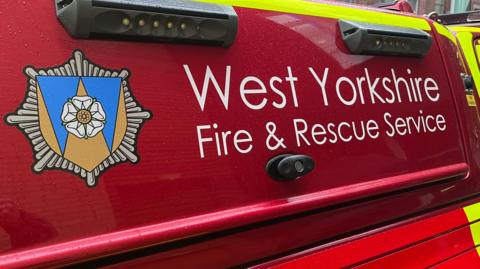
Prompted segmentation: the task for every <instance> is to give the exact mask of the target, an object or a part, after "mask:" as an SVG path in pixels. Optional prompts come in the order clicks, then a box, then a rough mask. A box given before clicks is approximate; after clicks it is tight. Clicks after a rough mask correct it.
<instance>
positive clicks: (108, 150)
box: [6, 51, 151, 187]
mask: <svg viewBox="0 0 480 269" xmlns="http://www.w3.org/2000/svg"><path fill="white" fill-rule="evenodd" d="M24 72H25V75H26V76H27V80H28V86H27V93H26V96H25V100H24V102H23V103H22V104H21V105H20V107H19V108H18V109H17V111H16V112H15V113H12V114H10V115H8V116H7V117H6V122H7V123H8V124H11V125H16V126H18V127H19V128H20V129H21V130H22V131H23V132H24V133H25V135H26V137H27V138H28V139H29V140H30V141H31V144H32V147H33V150H34V157H35V159H36V162H35V163H34V164H33V170H34V172H37V173H40V172H42V171H43V170H45V169H61V170H65V171H69V172H71V173H74V174H76V175H78V176H80V177H81V178H83V179H84V180H85V181H86V184H87V185H88V186H89V187H93V186H95V185H96V184H97V182H98V177H99V176H100V174H101V173H102V172H104V171H105V170H106V169H107V168H110V167H112V166H114V165H116V164H118V163H121V162H125V161H130V162H132V163H136V162H138V156H137V155H136V152H135V151H136V150H135V146H136V139H137V136H138V132H139V129H140V128H141V126H142V124H143V123H144V121H145V120H147V119H149V118H150V117H151V114H150V112H148V111H145V110H144V109H142V107H141V106H140V105H139V104H138V103H137V102H136V101H135V99H134V97H133V95H132V91H131V89H130V86H129V84H128V81H127V78H128V76H129V71H128V70H126V69H122V70H109V69H106V68H103V67H100V66H98V65H96V64H94V63H92V62H91V61H89V60H88V59H86V58H85V57H84V55H83V53H82V52H81V51H75V52H74V53H73V56H72V58H71V59H69V60H68V61H67V62H66V63H64V64H63V65H60V66H55V67H52V68H45V69H35V68H33V67H30V66H27V67H26V68H25V71H24Z"/></svg>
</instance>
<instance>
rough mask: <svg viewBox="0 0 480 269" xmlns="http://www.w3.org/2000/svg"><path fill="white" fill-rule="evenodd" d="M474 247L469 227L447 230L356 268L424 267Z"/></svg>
mask: <svg viewBox="0 0 480 269" xmlns="http://www.w3.org/2000/svg"><path fill="white" fill-rule="evenodd" d="M472 247H474V244H473V240H472V236H471V232H470V228H469V227H468V226H467V227H463V228H461V229H458V230H455V231H452V232H449V233H448V234H445V235H441V236H438V237H436V238H434V239H431V240H428V241H425V242H422V243H420V244H418V245H415V246H412V247H409V248H407V249H403V250H401V251H398V252H396V253H393V254H390V255H387V256H385V257H382V258H379V259H376V260H373V261H371V262H367V263H365V264H362V265H359V266H357V267H356V268H363V269H367V268H371V269H373V268H386V267H392V266H393V267H397V268H406V267H408V268H426V267H428V266H430V265H432V264H435V263H437V262H440V261H443V260H445V259H448V258H450V257H452V256H454V255H456V254H458V253H461V252H463V251H466V250H468V249H470V248H472Z"/></svg>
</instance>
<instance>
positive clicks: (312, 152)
mask: <svg viewBox="0 0 480 269" xmlns="http://www.w3.org/2000/svg"><path fill="white" fill-rule="evenodd" d="M0 4H1V6H2V13H1V15H2V16H0V23H1V24H2V25H5V26H6V28H5V30H2V31H1V32H0V40H2V43H1V44H0V59H2V62H1V64H0V73H1V74H3V75H4V76H2V77H3V78H2V80H0V89H1V91H0V100H2V105H1V106H0V115H1V116H2V117H6V116H7V115H8V114H9V113H12V112H13V111H14V110H15V109H16V108H17V107H18V105H19V104H20V103H21V101H22V99H23V98H24V96H25V87H26V81H28V79H27V78H26V77H25V74H23V73H22V70H24V68H25V67H26V66H34V67H36V68H39V69H41V68H45V67H50V66H56V65H59V64H62V63H64V62H65V61H66V60H67V59H68V58H69V57H71V55H72V52H73V51H75V50H81V51H82V52H83V53H84V54H85V55H86V57H87V58H88V59H89V60H91V61H93V62H95V63H97V64H99V65H102V66H108V67H109V68H113V69H116V70H120V69H123V68H128V70H130V72H131V75H130V77H129V83H130V85H131V87H132V89H133V92H134V93H135V97H136V100H137V101H138V102H139V103H141V105H142V107H144V108H146V109H148V110H149V111H151V112H152V114H153V117H152V118H151V119H150V120H148V121H147V122H146V123H145V124H144V126H143V128H142V129H141V132H140V133H139V139H138V141H137V142H138V143H137V145H136V146H137V152H138V155H139V156H140V161H139V162H138V163H137V164H135V165H134V164H130V163H124V164H121V165H118V166H116V167H114V168H112V169H109V170H108V171H107V172H105V173H103V174H102V175H101V177H100V181H99V183H98V185H97V186H96V187H94V188H87V187H86V186H85V182H84V181H83V180H79V178H78V177H77V176H75V175H72V174H69V173H65V172H64V171H59V170H47V171H44V172H42V173H41V174H35V173H33V172H32V168H31V167H32V162H33V158H32V148H31V145H30V144H29V143H28V140H26V138H25V137H24V136H23V135H22V134H21V132H20V131H19V130H18V129H16V128H13V127H12V126H9V125H7V124H0V139H1V140H2V141H4V145H2V147H0V151H1V153H0V156H2V157H1V158H2V160H1V162H0V228H1V229H0V267H1V266H5V267H31V266H60V265H65V264H70V263H74V262H79V261H87V260H91V259H95V258H100V257H102V256H108V255H112V254H118V253H123V252H128V251H131V250H135V249H141V248H147V247H151V246H155V247H157V246H158V249H157V248H155V249H154V251H153V252H154V253H152V254H151V255H147V254H146V253H140V254H138V256H135V255H133V256H132V257H138V258H141V259H138V260H134V261H133V263H129V261H125V262H126V265H125V266H133V265H134V264H135V266H144V267H149V266H153V267H154V266H164V267H166V268H167V267H175V268H189V267H190V268H192V267H194V268H199V267H203V268H211V267H228V266H238V265H251V264H254V263H259V262H260V261H263V260H262V259H265V258H266V257H268V258H273V257H276V255H281V254H285V253H287V252H288V251H292V250H294V249H297V248H302V247H305V246H308V245H315V244H320V243H327V242H332V241H334V240H335V239H338V238H340V237H347V236H348V235H351V234H352V233H356V232H359V231H361V230H362V229H373V228H379V227H383V226H384V225H386V224H390V223H393V222H394V221H395V220H398V219H399V218H407V217H418V216H419V215H421V214H425V213H427V212H429V211H431V210H434V209H439V208H442V207H444V208H447V207H446V206H450V207H448V208H450V209H453V208H455V207H456V206H455V203H457V202H459V201H465V200H466V199H468V198H474V197H475V194H476V193H477V192H478V191H480V184H479V183H480V181H479V170H478V168H479V167H480V165H479V164H480V159H479V158H480V146H479V145H480V143H479V140H480V137H479V134H478V132H479V130H480V124H479V116H478V115H479V114H478V109H477V108H476V107H475V108H472V107H468V106H467V104H466V102H465V93H464V86H463V83H462V81H461V79H460V77H459V76H457V75H452V73H453V74H458V73H459V72H462V71H465V70H464V69H463V68H464V67H462V66H461V63H460V62H459V59H458V58H456V54H455V52H456V51H457V48H456V46H454V45H453V43H451V41H450V40H448V39H447V38H446V37H444V36H442V35H440V34H438V33H437V32H436V30H435V27H434V26H433V24H431V23H430V25H431V26H432V31H431V32H430V33H431V35H432V36H433V37H434V39H433V44H432V47H431V50H430V52H429V53H428V54H427V55H426V56H425V57H423V58H402V57H389V56H382V57H374V56H365V55H351V54H350V53H349V52H348V50H347V48H346V47H345V45H344V43H343V40H342V39H341V37H340V36H339V30H338V25H337V20H335V19H331V18H321V17H313V16H304V15H298V14H286V13H282V12H274V11H265V10H259V9H249V8H235V10H236V12H237V14H238V17H239V28H238V33H237V38H236V40H235V42H234V44H233V45H232V46H231V47H229V48H222V47H209V46H195V45H180V44H162V43H142V42H126V41H105V40H78V39H73V38H71V37H70V36H68V34H67V33H66V32H65V30H64V29H63V27H62V25H61V24H60V23H59V22H58V21H57V19H56V17H55V15H54V5H53V4H52V3H50V2H48V1H44V2H35V1H29V2H23V3H21V4H19V5H10V4H8V3H7V2H6V1H3V2H0ZM20 13H21V14H35V16H18V14H20ZM452 51H454V52H452ZM185 65H188V68H189V70H190V72H191V73H192V77H193V79H194V81H195V83H196V84H197V85H198V87H199V88H201V86H202V85H203V84H202V83H203V80H204V76H205V72H206V68H207V66H208V67H209V68H210V69H211V70H212V72H213V74H214V75H215V78H216V79H217V80H218V83H219V85H221V86H223V85H225V83H226V79H225V76H226V70H227V66H230V67H231V79H230V97H229V103H228V109H227V108H226V104H225V103H222V100H221V99H220V98H219V96H218V94H217V93H216V92H215V88H213V86H212V85H211V84H210V86H209V88H208V89H209V92H208V95H207V98H206V101H205V104H204V108H202V107H201V105H200V104H199V101H198V97H197V96H196V95H195V92H194V90H192V81H191V80H189V78H188V76H187V71H186V69H185V67H184V66H185ZM309 67H312V68H313V69H314V70H315V71H316V72H318V74H319V75H320V74H322V73H323V72H322V71H324V68H329V76H331V79H329V80H327V84H326V87H327V88H328V89H332V91H331V94H334V93H335V92H334V91H333V89H334V88H335V86H336V85H335V81H336V80H337V79H338V78H340V77H341V76H344V75H345V76H347V75H348V77H351V78H352V79H353V78H357V77H362V76H366V72H368V74H369V76H370V78H373V79H374V78H376V77H392V76H393V74H392V72H395V75H396V76H403V77H406V78H408V77H411V76H414V75H415V76H417V77H423V78H425V77H430V78H432V79H433V80H435V81H436V82H437V83H438V88H439V93H440V96H441V98H440V99H439V100H438V102H429V101H426V100H424V101H422V102H402V103H395V104H379V103H375V104H373V103H372V101H369V98H370V97H368V96H367V95H365V100H366V102H365V104H362V103H361V101H357V102H356V103H355V105H353V106H345V105H344V104H342V103H341V102H340V101H339V100H338V99H334V98H331V99H330V100H329V101H330V102H329V104H328V106H324V104H325V100H324V99H322V94H321V90H320V89H319V87H318V85H317V84H316V82H315V79H314V77H313V76H312V74H311V71H310V70H309ZM366 68H368V71H366ZM392 69H394V71H392ZM289 70H290V72H291V74H289ZM408 70H409V71H408ZM409 73H411V74H409ZM248 76H256V77H257V78H259V79H260V80H261V81H264V82H265V85H268V84H269V83H268V82H269V80H270V79H271V78H272V77H273V76H278V78H279V79H280V80H281V83H279V84H278V87H279V89H280V90H281V91H282V92H283V93H284V94H285V95H284V96H285V102H286V103H285V107H283V108H276V107H275V106H273V103H274V102H277V104H278V103H279V102H281V100H280V99H279V95H277V94H275V92H274V91H272V90H271V89H270V88H268V86H267V88H268V91H267V93H266V94H265V95H263V96H261V97H258V96H257V97H249V98H251V99H249V100H250V102H251V103H256V104H258V103H260V102H261V101H262V100H263V99H262V98H267V99H266V100H268V101H267V104H266V106H265V107H264V108H263V109H261V110H253V109H250V108H248V107H247V106H246V105H245V102H243V101H242V98H241V95H240V93H239V87H240V86H239V85H240V84H241V82H242V80H243V79H244V78H245V77H248ZM294 78H295V79H296V80H295V79H294ZM289 80H290V81H292V80H295V82H289ZM363 83H367V82H366V81H364V82H363ZM293 84H294V85H295V90H294V89H293V86H292V85H293ZM364 85H366V84H364ZM365 87H366V86H365ZM402 97H404V98H406V97H407V95H405V93H404V94H403V95H402ZM424 98H425V97H424ZM475 98H476V100H477V103H479V102H480V101H479V100H478V96H477V95H476V97H475ZM359 100H360V99H359ZM404 100H405V99H404ZM377 102H378V101H377ZM420 111H421V112H420ZM386 112H388V113H390V114H391V115H392V118H395V117H407V116H418V115H427V114H429V115H430V114H431V115H437V114H441V115H443V116H444V118H445V121H446V123H447V129H446V130H445V131H441V132H435V133H418V134H414V135H406V136H400V135H395V136H394V137H388V136H385V135H382V136H380V137H379V138H375V139H364V140H361V141H354V140H352V141H350V142H345V143H333V144H329V143H326V144H324V145H322V146H318V145H315V144H314V142H313V140H312V139H310V141H309V142H310V144H311V145H308V144H307V143H306V142H298V141H297V139H296V136H295V134H294V132H293V129H294V127H295V126H294V123H293V120H294V119H302V120H304V121H305V122H307V123H308V125H309V126H311V125H313V124H316V123H321V124H325V125H326V124H327V123H328V122H333V123H338V122H340V121H347V122H353V121H354V122H356V123H357V124H359V123H360V122H361V121H367V120H368V119H374V120H377V121H378V122H381V126H380V127H381V128H382V130H383V129H385V128H388V126H387V125H386V124H385V122H382V117H384V113H386ZM268 122H274V123H275V125H276V131H275V133H277V134H279V137H281V138H283V139H284V141H285V142H284V143H285V148H281V147H280V148H278V149H275V150H269V149H267V145H266V143H269V142H268V141H269V133H268V128H267V127H266V124H267V123H268ZM213 124H217V125H218V128H217V129H218V130H219V131H227V130H229V131H232V132H235V131H236V130H247V131H248V132H250V133H251V135H252V136H253V142H252V150H251V152H249V153H248V154H242V153H240V152H238V151H235V150H234V147H233V144H228V155H227V154H226V153H225V152H223V153H222V154H221V156H219V154H218V153H217V148H216V147H215V145H214V144H213V143H212V144H210V145H208V146H206V147H205V151H204V154H205V156H204V157H203V158H202V157H201V152H200V150H199V142H198V138H197V129H196V127H197V126H199V125H210V126H213ZM210 128H213V127H210ZM208 134H209V135H210V136H211V137H214V133H213V132H210V133H208ZM347 134H348V135H352V134H353V132H351V131H350V132H349V133H347ZM274 142H275V140H272V143H273V144H275V143H274ZM227 143H228V142H227ZM283 153H301V154H307V155H309V156H311V157H312V158H313V159H314V160H315V162H316V168H315V170H314V171H313V172H312V173H310V174H309V175H307V176H305V177H303V178H301V179H300V180H298V181H293V182H277V181H274V180H272V179H271V178H270V177H269V176H268V174H267V173H266V172H265V164H266V163H267V161H268V160H269V159H270V158H272V157H273V156H276V155H278V154H283ZM456 214H460V213H458V212H456V211H452V212H449V213H446V215H442V216H441V217H439V218H447V219H448V218H449V216H450V215H452V216H453V215H456ZM452 219H455V220H454V221H453V222H450V221H445V222H443V221H442V223H437V224H435V225H434V226H429V227H430V228H429V230H428V231H425V232H427V233H429V235H431V236H433V234H434V233H435V231H438V232H440V231H445V230H447V229H453V228H454V227H457V226H458V225H461V223H464V221H465V219H462V220H460V219H459V218H458V216H456V217H454V218H452ZM429 221H433V220H428V219H427V220H425V222H429ZM422 223H424V222H419V223H416V224H415V225H420V226H421V225H423V224H422ZM435 223H436V222H435ZM19 227H21V228H19ZM449 227H450V228H449ZM434 228H435V229H434ZM437 228H438V230H437ZM292 231H294V232H292ZM468 233H469V230H468V229H467V228H463V229H462V228H459V229H458V231H456V232H455V233H451V234H448V235H445V236H446V238H443V239H439V240H441V242H448V240H453V241H455V240H460V241H459V243H462V242H463V243H464V245H462V246H463V248H462V250H465V251H467V250H468V249H467V248H468V247H473V246H472V245H471V241H468V242H467V241H461V240H463V239H465V236H466V235H467V234H468ZM411 236H419V238H418V240H420V237H422V238H425V237H427V236H428V235H422V234H421V233H420V234H418V235H411ZM447 237H448V238H447ZM450 238H451V239H450ZM397 240H398V238H397ZM412 240H414V239H412V238H409V242H413V241H412ZM453 241H452V242H453ZM172 242H179V243H178V245H175V244H173V243H172ZM365 242H367V241H365ZM401 242H402V241H397V244H398V247H400V246H401ZM455 242H456V241H455ZM405 243H406V242H405ZM366 244H368V243H366ZM425 244H428V243H427V242H425ZM431 244H435V242H433V241H432V242H431ZM441 244H443V243H441ZM163 246H164V247H163ZM347 247H348V246H347ZM422 247H423V245H417V246H415V249H413V248H412V251H413V252H416V251H420V250H422V249H423V248H422ZM452 247H454V246H452ZM389 248H391V249H392V250H393V249H394V247H392V246H389ZM426 249H427V251H430V249H431V246H429V247H427V248H426ZM332 251H333V250H332ZM365 251H367V250H365ZM378 251H380V250H378ZM383 251H386V250H385V249H384V250H383ZM442 251H446V253H445V255H444V256H445V258H447V254H448V253H451V251H453V250H451V249H443V248H442ZM447 252H448V253H447ZM438 253H439V255H440V251H439V252H438ZM357 254H358V255H360V256H361V257H359V260H360V259H363V258H364V257H365V256H363V254H362V253H361V252H360V253H357ZM392 255H393V254H392ZM401 255H409V252H407V251H406V252H404V253H403V254H401ZM465 255H467V254H465ZM145 256H148V257H147V258H145V259H146V261H145V260H143V259H144V257H145ZM392 257H393V256H392ZM439 257H440V256H439ZM442 257H443V256H442ZM458 257H461V256H458ZM119 259H120V261H124V260H122V258H119ZM125 259H126V258H125ZM352 259H354V257H353V256H352ZM382 259H384V260H378V261H377V260H375V261H372V262H375V263H376V264H377V262H378V264H380V262H382V261H385V262H390V260H388V259H389V256H386V257H384V258H382ZM393 259H397V256H395V257H394V258H393ZM402 259H403V258H402ZM437 261H439V260H436V261H435V262H437ZM331 262H335V261H334V260H331ZM452 262H453V261H452ZM110 263H113V264H114V263H116V262H111V261H108V262H106V264H105V265H110ZM440 265H441V264H439V266H440ZM112 266H120V267H122V266H123V265H122V264H120V265H112ZM365 266H368V264H365Z"/></svg>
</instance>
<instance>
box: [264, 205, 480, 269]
mask: <svg viewBox="0 0 480 269" xmlns="http://www.w3.org/2000/svg"><path fill="white" fill-rule="evenodd" d="M467 223H468V220H467V218H466V216H465V213H464V212H463V210H461V209H456V210H452V211H450V212H447V213H445V214H441V215H438V216H434V217H431V218H427V219H424V220H419V221H416V222H413V223H410V224H407V225H403V226H400V227H398V228H394V229H391V230H387V231H382V232H379V233H376V234H374V235H371V236H366V237H362V238H359V239H357V240H352V241H350V242H346V243H344V244H339V245H337V246H333V247H331V248H327V249H324V250H318V251H316V250H315V249H311V250H308V251H305V253H298V254H294V255H292V256H291V257H286V258H285V259H284V260H285V262H284V263H281V261H277V262H276V263H280V264H277V265H275V262H274V263H273V264H272V265H271V266H270V265H265V267H272V268H279V269H280V268H285V269H286V268H307V267H309V268H313V267H318V268H319V267H322V268H343V267H348V266H351V265H353V264H360V263H361V262H363V261H365V260H368V259H371V258H372V257H375V256H378V255H382V254H383V253H389V252H392V251H396V250H397V249H400V248H403V247H405V246H408V245H411V244H412V243H414V242H417V241H425V240H429V239H430V238H433V237H436V236H438V235H439V234H442V233H445V232H447V231H449V230H453V229H460V228H462V227H463V228H464V227H465V225H466V224H467ZM467 229H468V227H467ZM465 240H468V242H469V243H470V244H471V243H473V242H472V240H471V236H470V234H468V236H467V237H466V238H465V239H464V238H461V241H465ZM346 253H348V254H346ZM429 256H430V255H429ZM260 267H263V266H260Z"/></svg>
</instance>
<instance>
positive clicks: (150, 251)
mask: <svg viewBox="0 0 480 269" xmlns="http://www.w3.org/2000/svg"><path fill="white" fill-rule="evenodd" d="M463 177H464V175H457V176H452V177H449V178H445V179H443V180H437V181H434V182H429V183H426V184H422V185H417V186H412V187H409V188H405V189H401V190H396V191H392V192H387V193H382V194H378V195H374V196H369V197H366V198H361V199H356V200H351V201H347V202H344V203H339V204H336V205H333V206H328V207H323V208H318V209H313V210H308V211H303V212H299V213H295V214H292V215H288V216H283V217H278V218H274V219H269V220H265V221H261V222H257V223H252V224H248V225H245V226H241V227H236V228H230V229H226V230H222V231H218V232H213V233H209V234H204V235H199V236H193V237H190V238H185V239H181V240H178V241H173V242H168V243H164V244H161V243H160V244H158V245H153V246H149V247H145V248H140V249H135V250H131V251H127V252H122V253H117V254H112V255H110V256H104V257H100V258H94V259H92V260H88V261H83V262H79V263H75V264H71V265H67V266H62V268H98V267H102V266H109V265H114V264H117V263H122V262H127V261H131V260H135V259H139V258H143V257H148V256H151V255H155V254H157V253H161V252H165V251H169V250H173V249H178V248H182V247H187V246H190V245H194V244H198V243H202V242H205V241H209V240H213V239H217V238H221V237H225V236H228V235H232V234H238V233H242V232H246V231H250V230H254V229H258V228H261V227H265V226H269V225H274V224H278V223H282V222H288V221H291V220H295V219H300V218H305V217H309V216H311V215H315V214H319V213H323V212H327V211H332V210H337V209H341V208H345V207H348V206H351V205H358V204H359V203H365V202H371V201H372V200H378V199H382V198H387V197H390V196H393V195H398V194H402V193H405V192H411V191H415V190H420V189H424V188H429V187H432V186H435V185H439V184H443V183H449V182H454V181H457V180H459V179H462V178H463ZM477 197H480V193H479V194H474V195H471V196H467V197H464V198H461V199H458V200H455V201H450V202H448V203H445V204H442V205H438V206H435V207H432V208H428V209H426V210H422V211H418V212H414V213H411V214H407V215H404V216H401V217H398V218H394V219H391V220H388V221H384V222H380V223H377V224H374V225H370V226H366V227H363V228H360V229H357V230H353V231H350V232H347V233H344V234H340V235H337V236H334V237H330V238H327V239H324V240H321V241H317V242H313V243H311V244H308V245H305V246H302V247H299V248H295V249H291V250H289V251H287V252H282V253H278V254H275V255H272V256H267V257H264V258H261V259H258V260H253V261H250V262H248V263H245V264H241V265H237V266H234V267H232V268H245V267H249V266H252V265H257V264H260V263H264V262H267V261H270V260H274V259H278V258H281V257H284V256H288V255H291V254H294V253H297V252H300V251H304V250H308V249H311V248H313V247H317V246H319V245H323V244H326V243H329V242H334V241H337V240H340V239H343V238H347V237H351V236H353V235H356V234H361V233H365V232H368V231H370V230H373V229H377V228H381V227H383V226H387V225H391V224H394V223H397V222H400V221H402V220H407V219H410V218H413V217H416V216H420V215H423V214H425V213H428V212H431V211H435V210H438V209H441V208H444V207H447V206H451V205H454V204H457V203H461V202H464V201H468V200H470V199H474V198H477Z"/></svg>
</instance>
